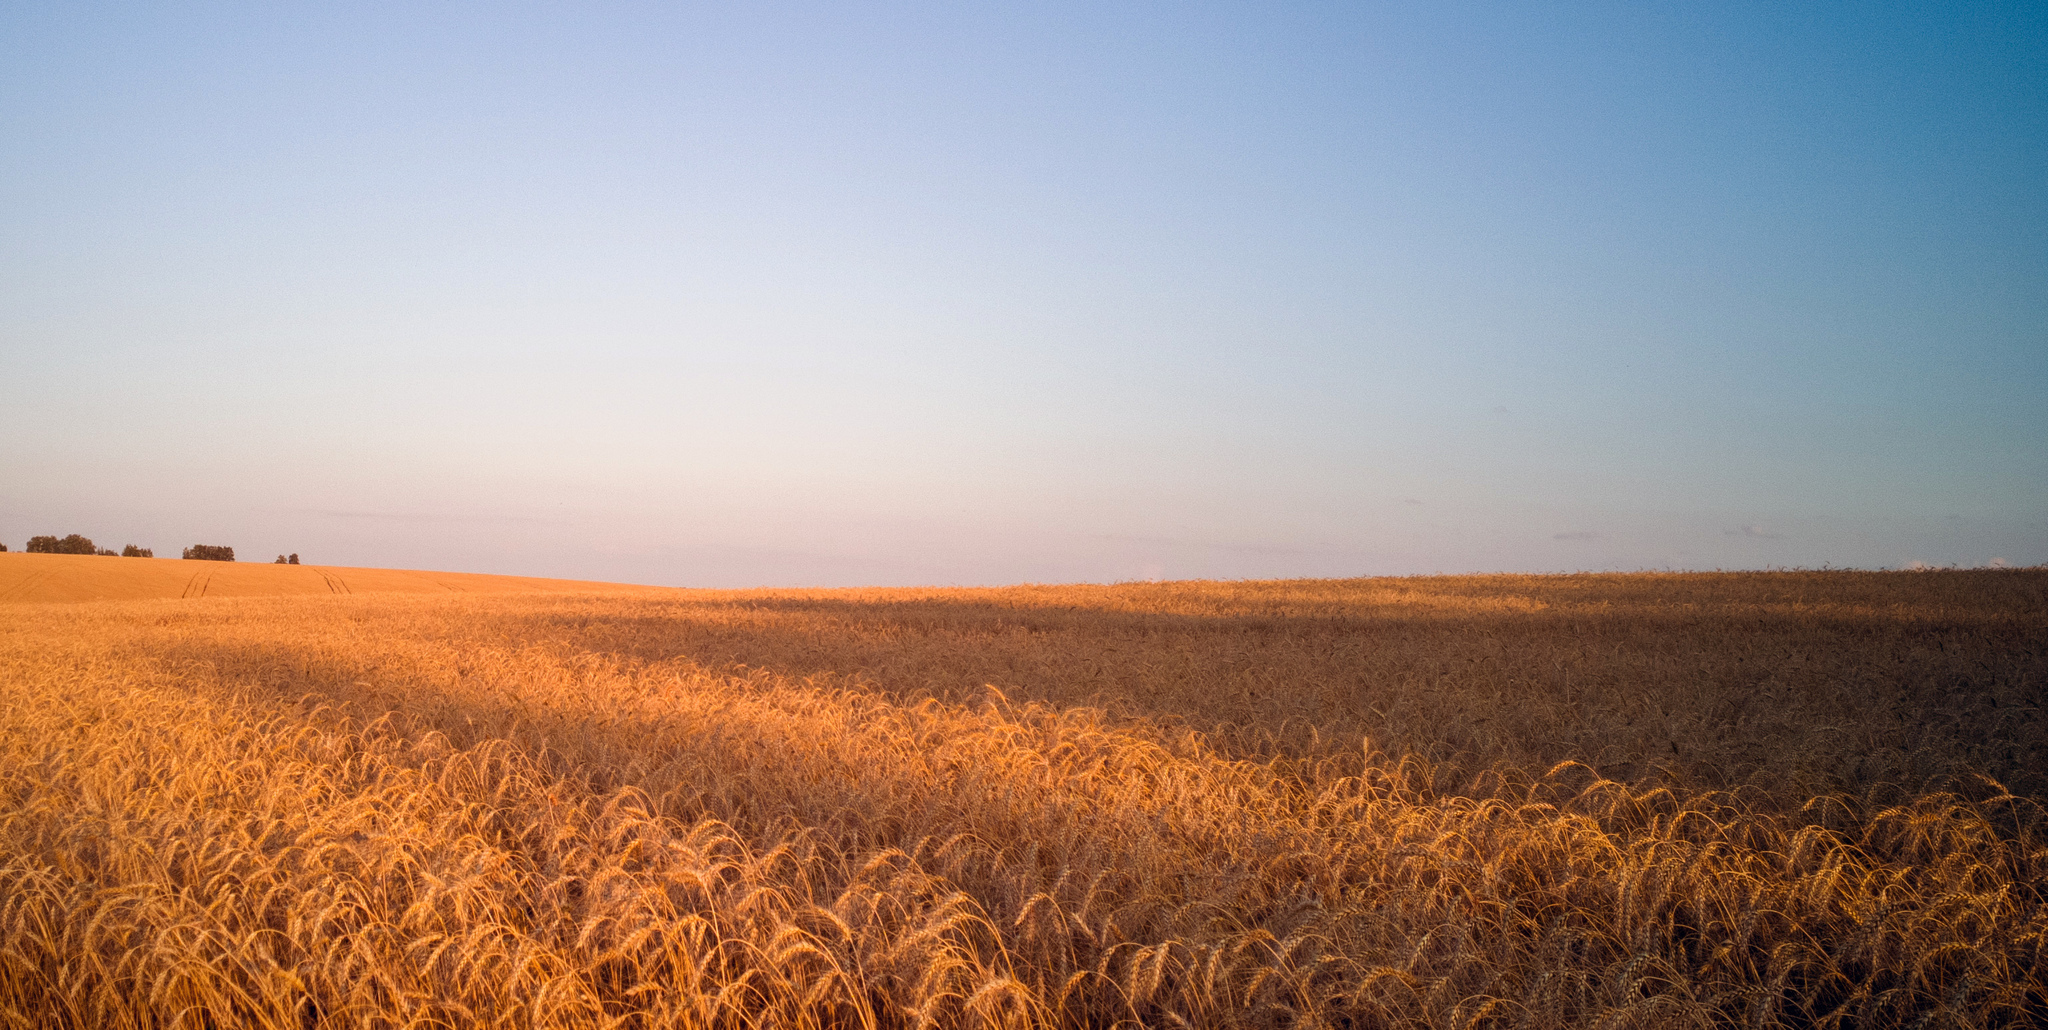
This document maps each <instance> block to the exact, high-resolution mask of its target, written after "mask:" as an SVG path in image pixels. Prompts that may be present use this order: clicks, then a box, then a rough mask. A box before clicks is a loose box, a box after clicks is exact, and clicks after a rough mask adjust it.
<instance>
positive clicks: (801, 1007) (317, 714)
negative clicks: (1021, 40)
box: [0, 558, 2048, 1028]
mask: <svg viewBox="0 0 2048 1030" xmlns="http://www.w3.org/2000/svg"><path fill="white" fill-rule="evenodd" d="M88 560H98V561H102V562H110V563H111V562H115V561H117V559H111V558H100V559H88ZM129 561H131V562H133V563H136V564H140V562H139V561H137V560H129ZM0 612H4V615H0V712H4V715H0V792H4V803H0V1015H4V1018H5V1019H6V1020H8V1021H10V1022H12V1023H13V1024H15V1025H20V1026H25V1027H26V1026H35V1027H43V1026H74V1027H173V1026H190V1027H224V1026H275V1027H294V1028H303V1027H342V1026H348V1027H356V1026H365V1027H401V1026H418V1027H424V1026H451V1027H452V1026H505V1027H529V1026H540V1027H557V1026H560V1027H568V1026H589V1027H606V1026H617V1027H657V1026H686V1027H712V1026H732V1027H739V1026H759V1027H768V1026H775V1027H806V1026H820V1027H823V1026H861V1027H866V1026H887V1027H898V1026H906V1027H907V1026H918V1025H935V1026H958V1025H974V1026H980V1025H1003V1026H1012V1025H1014V1026H1076V1027H1079V1026H1108V1025H1113V1024H1117V1023H1119V1022H1124V1023H1130V1024H1133V1025H1150V1026H1182V1025H1192V1026H1233V1025H1244V1026H1352V1027H1384V1026H1431V1027H1470V1026H1478V1027H1503V1028H1506V1027H1522V1026H1527V1027H1561V1026H1678V1025H1703V1026H1705V1025H1735V1024H1741V1025H1758V1026H1801V1027H1804V1026H1839V1027H1850V1026H1908V1025H1919V1026H1930V1027H1931V1026H2015V1027H2017V1026H2033V1025H2040V1024H2042V1023H2044V1022H2048V954H2044V931H2048V896H2044V890H2043V884H2044V883H2048V826H2044V823H2043V819H2042V810H2041V808H2040V806H2039V804H2038V799H2039V798H2040V797H2041V796H2043V794H2044V784H2043V783H2042V781H2041V780H2040V776H2041V772H2040V770H2041V769H2042V768H2043V767H2044V766H2048V762H2044V761H2043V758H2044V757H2048V756H2044V754H2043V746H2044V745H2043V738H2044V733H2043V724H2042V719H2043V715H2042V712H2041V706H2042V693H2043V683H2044V677H2043V673H2044V665H2048V575H2044V574H2043V573H2040V572H2035V571H2019V572H1977V573H1926V574H1778V575H1731V576H1612V577H1553V578H1535V577H1469V578H1456V579H1436V580H1393V581H1372V580H1365V581H1347V582H1290V583H1246V584H1164V585H1131V586H1122V587H1108V588H1094V587H1073V588H1016V589H1010V590H997V591H828V592H755V593H735V594H717V593H709V592H673V591H671V592H657V591H645V592H640V593H622V594H618V595H614V596H594V595H560V596H542V595H528V596H518V595H508V596H494V597H478V596H439V597H436V596H403V595H384V596H365V595H356V596H339V597H335V596H328V597H317V598H314V597H304V598H300V597H280V598H250V599H213V598H208V599H204V600H199V601H182V602H181V601H175V600H171V601H129V602H97V603H88V604H73V605H17V606H10V607H8V608H5V609H0ZM2001 782H2003V783H2004V784H2006V785H2008V786H2011V787H2013V788H2014V789H2013V790H2007V789H2005V787H2002V786H2000V783H2001Z"/></svg>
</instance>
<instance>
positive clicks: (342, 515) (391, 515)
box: [276, 508, 568, 526]
mask: <svg viewBox="0 0 2048 1030" xmlns="http://www.w3.org/2000/svg"><path fill="white" fill-rule="evenodd" d="M276 514H279V515H313V516H316V517H319V518H325V519H365V520H372V521H378V522H512V523H524V524H528V525H539V526H565V525H568V522H567V521H566V520H564V519H543V518H537V517H535V516H531V515H437V514H433V513H431V512H404V511H350V510H347V509H341V508H291V509H287V510H285V511H280V512H277V513H276Z"/></svg>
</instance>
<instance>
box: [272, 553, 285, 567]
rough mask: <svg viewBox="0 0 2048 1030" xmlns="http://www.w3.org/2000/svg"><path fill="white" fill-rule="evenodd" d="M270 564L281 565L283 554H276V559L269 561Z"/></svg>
mask: <svg viewBox="0 0 2048 1030" xmlns="http://www.w3.org/2000/svg"><path fill="white" fill-rule="evenodd" d="M270 564H272V565H283V564H284V555H281V554H280V555H278V556H277V560H276V561H274V562H271V563H270Z"/></svg>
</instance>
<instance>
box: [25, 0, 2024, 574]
mask: <svg viewBox="0 0 2048 1030" xmlns="http://www.w3.org/2000/svg"><path fill="white" fill-rule="evenodd" d="M961 6H967V9H961ZM1694 6H1697V5H1689V6H1681V5H1665V6H1661V7H1655V8H1652V7H1648V6H1620V5H1616V6H1598V5H1591V4H1586V5H1568V9H1564V10H1553V9H1546V8H1539V7H1535V6H1508V5H1486V6H1477V5H1474V6H1464V5H1456V4H1427V5H1423V4H1416V5H1401V6H1383V7H1382V6H1371V5H1355V4H1333V5H1327V6H1319V5H1286V6H1278V5H1243V6H1199V7H1198V6H1190V5H1167V4H1127V5H1103V4H1074V5H1049V4H1033V5H1018V6H1016V7H1013V8H996V7H994V6H986V5H959V6H956V5H932V6H881V5H818V6H774V7H767V6H750V7H749V8H748V9H747V10H744V11H735V10H730V9H723V8H713V7H694V6H685V5H676V4H645V5H602V4H600V5H574V6H573V8H572V7H571V6H569V5H533V6H519V5H511V4H489V5H483V4H474V5H472V4H459V3H457V4H432V5H425V4H392V5H348V6H347V7H346V8H345V9H333V10H315V9H311V8H297V7H281V6H280V5H249V6H244V7H232V6H210V5H199V6H192V7H185V8H181V9H179V10H175V11H172V10H166V9H163V8H161V7H114V6H108V7H96V6H89V5H28V4H15V5H9V6H8V7H6V8H5V9H4V10H0V541H4V542H6V543H7V544H8V546H9V547H11V548H13V547H19V546H21V544H22V542H23V541H25V540H26V538H27V537H28V536H29V535H31V534H40V533H58V534H62V533H68V532H81V533H85V534H86V535H89V536H92V537H93V538H94V539H96V540H98V541H99V542H100V543H101V544H103V545H105V544H111V545H113V546H115V547H118V546H120V545H121V544H124V543H131V542H132V543H137V544H140V545H143V546H148V547H153V548H155V549H156V551H157V553H159V554H175V553H176V552H177V550H178V549H179V548H180V547H182V546H184V545H187V544H191V543H221V544H228V545H230V546H233V547H235V548H236V550H237V552H238V554H240V555H241V556H242V557H244V558H245V559H247V558H257V559H268V558H269V557H270V556H271V555H272V554H275V553H280V552H287V551H292V552H298V553H300V554H302V555H303V556H304V557H305V560H307V561H309V562H317V563H321V564H335V565H366V566H389V567H407V568H440V569H451V570H459V571H475V572H502V573H514V574H524V575H551V576H568V577H576V578H588V579H609V580H620V581H628V582H642V583H663V584H676V585H701V586H751V585H796V584H806V585H850V584H972V583H1006V582H1018V581H1074V580H1095V581H1108V580H1122V579H1139V578H1191V577H1227V578H1236V577H1278V576H1350V575H1370V574H1407V573H1422V572H1438V571H1441V572H1481V571H1504V570H1515V571H1523V570H1527V571H1550V570H1558V571H1570V570H1581V569H1642V568H1649V569H1660V568H1694V569H1703V568H1765V567H1778V566H1807V567H1819V566H1822V565H1832V566H1838V567H1839V566H1849V567H1865V568H1881V567H1900V566H1904V565H1907V564H1909V563H1912V562H1924V563H1930V564H1940V565H1946V564H1957V565H1980V564H1985V563H1987V562H1991V561H1993V560H1998V561H2002V562H2004V563H2008V564H2014V565H2022V564H2037V563H2043V562H2048V7H2044V6H2043V5H2041V4H2038V3H2036V4H2013V5H1995V4H1986V5H1973V6H1969V7H1968V8H1967V9H1960V8H1962V5H1954V6H1956V7H1958V8H1959V9H1957V10H1948V9H1945V8H1944V9H1942V10H1928V9H1926V8H1928V7H1929V6H1933V5H1918V6H1904V5H1902V6H1897V7H1882V6H1875V5H1868V4H1861V5H1854V6H1851V5H1846V4H1845V5H1825V4H1816V5H1798V7H1797V9H1796V10H1787V9H1784V8H1783V7H1782V6H1772V5H1715V9H1714V10H1712V11H1702V10H1696V9H1693V8H1694Z"/></svg>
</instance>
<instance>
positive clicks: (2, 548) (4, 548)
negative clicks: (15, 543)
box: [0, 544, 7, 554]
mask: <svg viewBox="0 0 2048 1030" xmlns="http://www.w3.org/2000/svg"><path fill="white" fill-rule="evenodd" d="M6 553H7V545H6V544H0V554H6Z"/></svg>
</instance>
